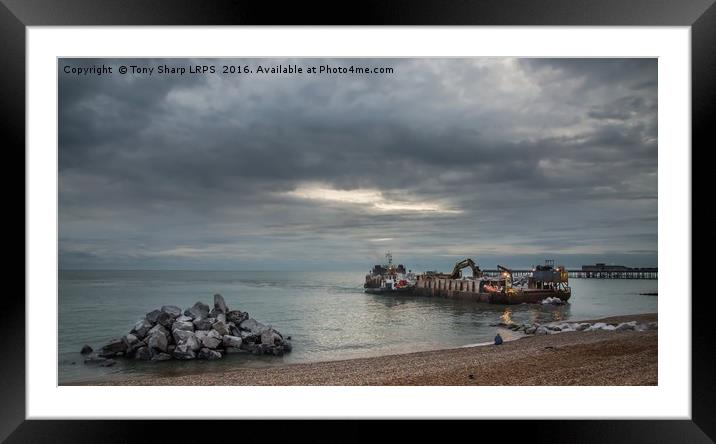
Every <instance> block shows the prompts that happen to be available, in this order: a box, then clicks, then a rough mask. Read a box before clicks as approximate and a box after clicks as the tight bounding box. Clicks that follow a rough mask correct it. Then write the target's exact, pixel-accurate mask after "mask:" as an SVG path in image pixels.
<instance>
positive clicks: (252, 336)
mask: <svg viewBox="0 0 716 444" xmlns="http://www.w3.org/2000/svg"><path fill="white" fill-rule="evenodd" d="M239 335H240V336H241V340H242V341H244V342H251V343H258V342H261V334H260V333H258V334H257V333H252V332H250V331H241V332H240V333H239ZM234 336H236V335H234Z"/></svg>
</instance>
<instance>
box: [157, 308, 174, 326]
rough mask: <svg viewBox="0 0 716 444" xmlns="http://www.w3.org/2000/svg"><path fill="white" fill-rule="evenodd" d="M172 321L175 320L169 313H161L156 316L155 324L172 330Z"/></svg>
mask: <svg viewBox="0 0 716 444" xmlns="http://www.w3.org/2000/svg"><path fill="white" fill-rule="evenodd" d="M174 319H175V318H173V317H172V316H171V315H170V314H169V313H165V312H163V311H161V312H159V315H157V324H158V325H161V326H162V327H164V328H172V324H173V323H174Z"/></svg>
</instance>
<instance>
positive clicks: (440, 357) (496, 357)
mask: <svg viewBox="0 0 716 444" xmlns="http://www.w3.org/2000/svg"><path fill="white" fill-rule="evenodd" d="M632 320H636V321H638V322H639V323H645V322H652V321H656V320H657V315H656V314H646V315H632V316H615V317H610V318H604V319H599V320H598V321H600V322H606V323H619V322H628V321H632ZM594 321H597V320H592V321H587V322H594ZM570 322H572V321H570ZM657 337H658V331H656V330H649V331H643V332H636V331H589V332H566V333H559V334H554V335H544V336H527V337H525V338H523V339H519V340H515V341H510V342H505V343H504V344H502V345H500V346H494V345H489V346H482V347H465V348H457V349H447V350H436V351H428V352H418V353H407V354H400V355H390V356H381V357H373V358H360V359H349V360H343V361H329V362H317V363H310V364H291V365H285V366H280V367H269V368H237V369H235V370H229V371H224V372H220V373H203V374H194V375H183V376H171V377H156V376H146V377H135V378H132V379H124V380H105V381H101V382H87V383H84V385H657V384H658V372H657V357H658V353H657V350H658V347H657V345H658V344H657V342H658V341H657Z"/></svg>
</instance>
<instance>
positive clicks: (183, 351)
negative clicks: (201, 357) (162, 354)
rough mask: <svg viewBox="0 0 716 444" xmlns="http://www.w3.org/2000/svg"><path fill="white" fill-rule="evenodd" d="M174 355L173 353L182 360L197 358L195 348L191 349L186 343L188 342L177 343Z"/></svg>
mask: <svg viewBox="0 0 716 444" xmlns="http://www.w3.org/2000/svg"><path fill="white" fill-rule="evenodd" d="M172 355H173V356H174V357H175V358H177V359H180V360H182V361H187V360H189V359H195V358H196V353H194V350H192V349H191V348H190V347H189V346H188V345H186V344H184V345H177V346H176V348H175V349H174V352H173V353H172Z"/></svg>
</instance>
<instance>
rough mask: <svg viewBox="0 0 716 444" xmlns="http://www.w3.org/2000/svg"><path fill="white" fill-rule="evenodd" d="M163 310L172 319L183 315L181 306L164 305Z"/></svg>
mask: <svg viewBox="0 0 716 444" xmlns="http://www.w3.org/2000/svg"><path fill="white" fill-rule="evenodd" d="M161 311H162V312H164V313H166V314H168V315H169V316H170V317H171V318H172V319H176V318H178V317H179V316H181V308H179V307H177V306H176V305H164V306H162V308H161Z"/></svg>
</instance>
